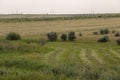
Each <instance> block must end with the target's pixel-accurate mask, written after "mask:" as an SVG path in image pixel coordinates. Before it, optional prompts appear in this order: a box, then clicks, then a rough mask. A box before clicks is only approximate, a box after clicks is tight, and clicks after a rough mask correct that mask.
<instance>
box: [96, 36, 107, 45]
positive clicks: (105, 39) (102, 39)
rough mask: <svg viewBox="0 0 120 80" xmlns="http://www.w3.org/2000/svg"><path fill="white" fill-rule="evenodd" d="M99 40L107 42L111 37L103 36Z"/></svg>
mask: <svg viewBox="0 0 120 80" xmlns="http://www.w3.org/2000/svg"><path fill="white" fill-rule="evenodd" d="M97 41H98V42H102V43H105V42H108V41H109V37H108V36H103V37H102V38H100V39H98V40H97Z"/></svg>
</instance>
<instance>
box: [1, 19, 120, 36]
mask: <svg viewBox="0 0 120 80" xmlns="http://www.w3.org/2000/svg"><path fill="white" fill-rule="evenodd" d="M101 28H109V29H110V28H111V29H115V30H118V29H119V28H120V18H108V19H81V20H57V21H38V22H21V23H15V22H11V23H7V22H0V36H5V35H6V34H7V33H9V32H17V33H19V34H21V35H22V36H37V35H44V34H46V33H48V32H51V31H56V32H58V33H61V32H69V31H76V32H81V31H82V32H83V31H86V32H87V34H89V33H91V32H92V31H95V30H97V29H101Z"/></svg>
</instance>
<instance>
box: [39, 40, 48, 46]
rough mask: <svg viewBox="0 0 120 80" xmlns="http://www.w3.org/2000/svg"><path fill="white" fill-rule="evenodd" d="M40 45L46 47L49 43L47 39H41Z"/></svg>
mask: <svg viewBox="0 0 120 80" xmlns="http://www.w3.org/2000/svg"><path fill="white" fill-rule="evenodd" d="M39 43H40V45H43V46H44V45H45V44H46V43H47V41H46V40H45V39H40V42H39Z"/></svg>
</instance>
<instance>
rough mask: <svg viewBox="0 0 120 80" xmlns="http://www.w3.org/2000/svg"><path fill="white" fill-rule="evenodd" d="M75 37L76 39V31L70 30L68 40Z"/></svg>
mask: <svg viewBox="0 0 120 80" xmlns="http://www.w3.org/2000/svg"><path fill="white" fill-rule="evenodd" d="M74 39H76V36H75V32H70V33H69V34H68V40H70V41H73V40H74Z"/></svg>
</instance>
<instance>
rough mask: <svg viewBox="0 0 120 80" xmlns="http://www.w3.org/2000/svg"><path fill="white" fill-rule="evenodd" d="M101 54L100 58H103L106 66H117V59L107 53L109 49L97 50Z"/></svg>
mask: <svg viewBox="0 0 120 80" xmlns="http://www.w3.org/2000/svg"><path fill="white" fill-rule="evenodd" d="M99 50H100V52H101V55H100V56H101V57H102V58H103V60H104V62H105V64H106V65H109V66H115V65H118V62H119V61H118V59H116V57H115V56H114V55H113V53H111V52H110V51H109V49H104V48H103V49H99Z"/></svg>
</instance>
